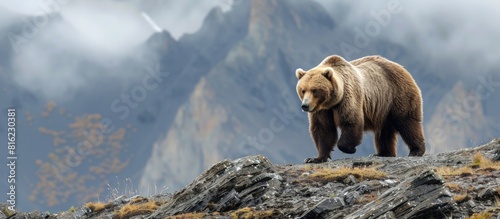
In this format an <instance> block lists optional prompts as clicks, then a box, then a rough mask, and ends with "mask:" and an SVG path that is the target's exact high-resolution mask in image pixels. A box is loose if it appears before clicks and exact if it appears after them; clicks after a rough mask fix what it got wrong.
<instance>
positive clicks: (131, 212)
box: [113, 201, 160, 218]
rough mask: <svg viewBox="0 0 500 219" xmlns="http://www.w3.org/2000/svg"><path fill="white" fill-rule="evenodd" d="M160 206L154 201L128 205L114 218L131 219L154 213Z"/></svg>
mask: <svg viewBox="0 0 500 219" xmlns="http://www.w3.org/2000/svg"><path fill="white" fill-rule="evenodd" d="M158 207H160V206H158V204H157V203H156V202H154V201H149V202H143V203H139V204H130V203H129V204H126V205H124V206H123V207H122V208H121V209H120V210H119V211H118V212H116V213H115V215H114V216H113V218H130V217H133V216H137V215H141V214H149V213H153V212H154V211H155V210H156V209H158Z"/></svg>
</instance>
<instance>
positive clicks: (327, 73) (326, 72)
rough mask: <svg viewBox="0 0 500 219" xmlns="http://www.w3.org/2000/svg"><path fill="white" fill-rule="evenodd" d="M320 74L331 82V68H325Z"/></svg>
mask: <svg viewBox="0 0 500 219" xmlns="http://www.w3.org/2000/svg"><path fill="white" fill-rule="evenodd" d="M321 74H322V75H323V76H325V78H327V79H328V80H331V79H332V77H333V68H325V70H323V72H322V73H321Z"/></svg>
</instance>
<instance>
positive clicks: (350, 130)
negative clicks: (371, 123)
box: [337, 98, 364, 154]
mask: <svg viewBox="0 0 500 219" xmlns="http://www.w3.org/2000/svg"><path fill="white" fill-rule="evenodd" d="M358 99H360V98H358ZM345 103H349V101H346V102H345ZM362 107H363V106H362V105H361V103H354V104H353V103H351V104H350V105H348V104H346V105H344V106H341V107H340V109H341V110H339V111H338V113H339V118H340V120H341V121H340V129H341V130H342V134H341V135H340V139H339V142H338V144H337V147H338V148H339V150H340V151H342V152H344V153H346V154H354V153H355V152H356V146H358V145H360V144H361V142H362V140H363V131H364V120H363V110H362Z"/></svg>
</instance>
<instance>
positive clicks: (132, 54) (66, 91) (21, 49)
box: [0, 0, 230, 100]
mask: <svg viewBox="0 0 500 219" xmlns="http://www.w3.org/2000/svg"><path fill="white" fill-rule="evenodd" d="M215 6H219V7H222V8H226V10H228V9H229V6H230V3H226V1H222V0H221V1H204V2H203V3H200V4H197V7H192V6H191V4H189V3H188V2H182V3H179V2H178V1H161V2H160V1H158V2H153V1H148V2H144V1H134V0H131V1H109V0H105V1H98V0H87V1H83V0H67V1H37V0H28V1H20V2H7V1H5V0H2V1H0V13H1V19H0V35H1V36H2V37H3V40H5V41H6V42H9V45H10V46H11V48H3V49H2V50H6V49H7V50H11V51H12V53H13V55H12V60H11V62H10V66H8V68H9V69H11V71H12V79H13V81H14V82H15V83H16V84H18V85H19V86H20V87H22V88H24V89H26V90H28V91H31V92H32V93H36V94H38V95H40V97H41V98H44V99H56V100H65V99H70V98H72V96H73V94H74V93H75V92H77V91H78V90H80V89H82V88H85V86H86V85H88V84H89V83H92V81H95V80H101V81H102V80H103V78H107V79H108V80H110V79H112V80H113V83H115V84H116V83H119V84H120V83H121V84H126V83H127V80H131V79H134V78H135V75H136V74H138V72H130V71H123V70H120V69H115V70H114V71H113V70H110V69H112V68H120V66H116V65H113V64H114V63H120V62H123V60H128V59H138V57H137V56H138V53H139V51H140V50H141V47H143V45H144V42H145V41H146V40H147V39H148V38H149V37H151V35H153V34H154V33H155V32H157V31H158V27H157V26H155V25H153V23H151V22H154V23H156V24H157V25H158V26H159V27H160V28H162V29H165V30H168V31H169V32H170V33H171V34H172V36H173V37H174V38H176V39H178V38H180V37H181V36H182V35H184V34H186V33H192V32H195V31H196V30H198V29H199V28H200V26H201V24H202V22H203V18H204V17H205V16H206V14H207V13H208V12H209V10H210V9H211V8H213V7H215ZM148 17H149V18H150V20H147V18H148ZM137 63H138V65H141V61H140V60H137ZM93 67H95V68H93ZM145 67H146V66H137V68H138V69H141V68H145ZM96 68H97V69H101V71H96V70H95V69H96ZM103 76H108V77H103Z"/></svg>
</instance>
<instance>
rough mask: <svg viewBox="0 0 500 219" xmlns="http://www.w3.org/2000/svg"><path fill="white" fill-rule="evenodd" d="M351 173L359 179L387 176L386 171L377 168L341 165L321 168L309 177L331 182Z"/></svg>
mask: <svg viewBox="0 0 500 219" xmlns="http://www.w3.org/2000/svg"><path fill="white" fill-rule="evenodd" d="M349 175H353V176H354V177H356V179H358V180H366V179H382V178H384V177H386V176H387V174H386V173H384V172H382V171H378V170H377V169H375V168H349V167H340V168H336V169H329V168H325V169H319V170H316V172H314V173H312V174H310V175H309V176H307V177H309V178H311V179H313V180H316V181H322V182H331V181H341V180H343V179H345V178H346V177H348V176H349Z"/></svg>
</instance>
